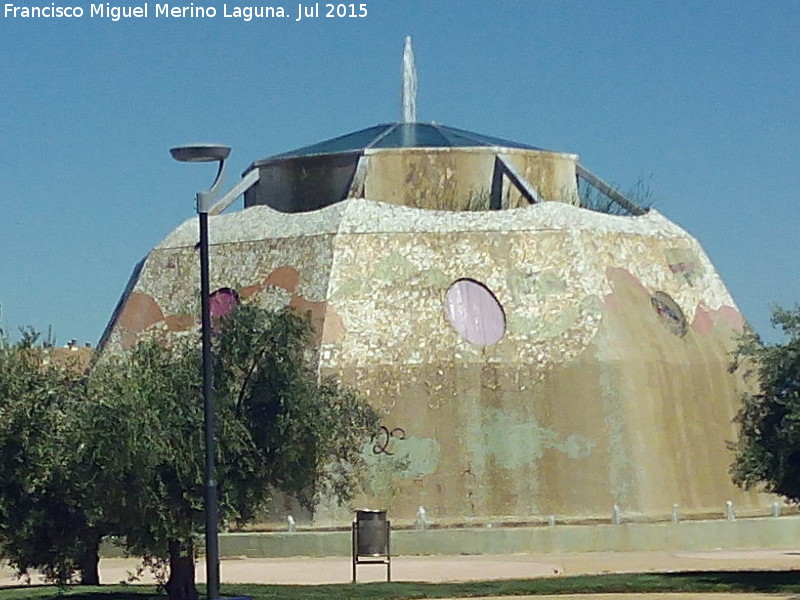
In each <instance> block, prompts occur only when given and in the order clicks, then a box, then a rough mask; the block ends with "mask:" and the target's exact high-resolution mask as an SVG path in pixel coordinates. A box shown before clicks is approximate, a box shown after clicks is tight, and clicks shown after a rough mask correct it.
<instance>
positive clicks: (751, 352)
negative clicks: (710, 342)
mask: <svg viewBox="0 0 800 600" xmlns="http://www.w3.org/2000/svg"><path fill="white" fill-rule="evenodd" d="M772 321H773V324H774V325H775V326H776V327H778V328H780V329H781V330H782V331H783V333H784V338H785V340H784V341H783V342H782V343H774V344H765V343H763V342H762V340H761V339H760V338H759V336H758V335H756V334H755V333H753V332H749V333H747V334H746V335H745V336H744V337H743V338H742V340H741V342H740V345H739V347H738V349H737V351H736V355H735V361H734V365H733V368H735V369H739V370H740V371H741V372H742V373H743V374H744V376H745V377H746V378H747V379H748V380H749V382H750V384H751V388H752V391H751V392H750V393H747V394H745V395H744V396H743V398H742V407H741V409H740V410H739V413H738V415H737V417H736V420H737V422H738V424H739V427H740V434H739V438H738V440H737V441H736V443H735V444H733V449H734V450H735V452H736V457H735V462H734V463H733V465H732V466H731V474H732V476H733V480H734V481H735V482H736V483H737V484H738V485H740V486H742V487H744V488H751V487H754V486H759V487H761V488H762V489H763V490H764V491H766V492H770V493H775V494H779V495H782V496H785V497H786V498H787V499H788V500H790V501H792V502H797V501H799V500H800V307H795V308H794V309H783V308H776V309H775V310H774V311H773V314H772Z"/></svg>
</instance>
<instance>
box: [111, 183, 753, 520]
mask: <svg viewBox="0 0 800 600" xmlns="http://www.w3.org/2000/svg"><path fill="white" fill-rule="evenodd" d="M210 231H211V233H212V244H213V245H212V253H211V270H212V272H211V282H212V289H217V288H230V289H232V290H236V291H237V292H238V294H239V295H240V296H242V297H245V298H251V299H253V301H258V302H261V303H262V304H264V305H267V306H278V305H285V304H291V305H292V306H294V307H296V308H298V309H299V310H304V311H306V310H308V311H311V313H312V316H313V318H314V321H315V326H316V327H317V329H318V334H319V335H318V340H319V354H318V357H319V370H320V372H321V373H322V374H333V375H335V376H337V377H338V378H340V379H341V380H342V381H344V382H345V383H347V384H350V385H353V386H354V387H356V388H358V389H359V390H360V391H361V392H362V393H363V394H364V395H365V396H366V397H367V398H368V399H369V400H370V402H371V403H373V405H374V406H376V407H378V408H379V409H380V410H381V411H382V413H383V415H384V422H383V423H384V428H383V429H382V431H381V432H380V434H379V435H378V436H376V438H375V439H374V440H373V441H372V443H371V444H369V445H368V447H366V448H365V452H366V453H367V455H368V456H369V458H370V461H371V464H372V471H373V472H372V477H371V481H370V489H369V492H368V493H367V494H366V495H365V496H364V497H362V498H359V499H358V501H357V503H356V504H357V505H358V506H370V507H373V508H386V509H389V510H390V511H391V513H392V515H393V519H396V520H398V519H399V520H401V521H402V520H404V519H406V520H413V518H414V515H415V513H416V510H417V507H418V506H420V505H422V506H425V507H426V510H427V512H428V515H429V517H430V518H431V519H433V520H439V521H453V522H457V521H464V520H470V519H481V518H486V517H507V518H509V519H520V520H527V519H530V518H536V517H537V516H541V515H549V514H557V515H560V516H562V517H575V518H582V517H592V516H607V515H608V514H609V513H610V510H611V505H612V504H614V503H616V504H619V505H620V506H621V507H622V508H623V510H626V511H627V512H633V513H641V514H645V515H654V514H667V513H669V511H670V510H671V507H672V505H673V504H675V503H677V504H679V505H680V506H681V510H682V512H684V513H687V514H688V513H691V512H704V511H711V510H716V511H718V510H719V509H720V507H721V506H724V503H725V501H726V500H733V501H734V502H735V503H736V504H737V506H748V505H752V504H753V503H754V502H756V501H757V499H756V497H755V496H752V495H744V494H742V493H741V492H739V491H738V490H737V489H735V488H734V487H733V486H732V485H731V484H730V482H729V477H728V475H727V467H728V463H729V461H730V457H729V455H728V451H727V449H726V441H727V440H730V439H733V437H734V435H735V432H734V430H733V426H732V424H731V419H732V417H733V415H734V413H735V408H736V402H737V397H738V389H739V385H740V383H739V382H738V381H737V380H736V379H735V378H734V377H733V376H732V375H730V374H729V373H728V372H727V364H728V360H729V358H728V352H729V351H730V350H731V349H732V347H733V345H734V343H735V342H734V336H735V335H736V333H737V332H738V331H741V328H742V326H743V322H742V318H741V315H740V314H739V312H738V310H737V309H736V306H735V304H734V302H733V300H732V299H731V298H730V296H729V294H728V292H727V290H726V289H725V287H724V285H723V283H722V281H721V280H720V278H719V277H718V275H717V274H716V272H715V270H714V268H713V266H712V265H711V263H710V262H709V260H708V258H707V257H706V255H705V253H704V252H703V250H702V248H701V247H700V246H699V244H698V243H697V242H696V241H695V240H694V239H693V238H692V237H691V236H689V235H688V234H686V232H684V231H683V230H682V229H680V228H679V227H677V226H676V225H674V224H673V223H671V222H670V221H668V220H667V219H665V218H664V217H663V216H661V215H660V214H658V213H657V212H655V211H651V212H649V213H648V214H647V215H645V216H642V217H635V218H632V217H616V216H610V215H604V214H600V213H596V212H591V211H586V210H582V209H579V208H576V207H574V206H570V205H567V204H562V203H557V202H548V203H543V204H540V205H534V206H529V207H525V208H517V209H511V210H503V211H492V212H458V213H453V212H439V211H432V210H417V209H413V208H408V207H404V206H397V205H392V204H383V203H379V202H374V201H368V200H356V199H351V200H347V201H345V202H342V203H339V204H336V205H333V206H329V207H327V208H325V209H322V210H319V211H315V212H310V213H299V214H282V213H278V212H275V211H273V210H271V209H270V208H268V207H265V206H254V207H251V208H248V209H246V210H244V211H241V212H239V213H234V214H231V215H223V216H219V217H212V218H211V224H210ZM196 239H197V225H196V222H195V221H189V222H187V223H184V224H183V225H182V226H181V227H179V228H178V229H177V230H176V231H175V232H174V233H173V234H172V235H170V236H169V237H168V238H167V239H166V240H165V241H164V242H163V243H162V244H161V245H159V246H158V247H157V248H156V249H154V250H153V252H152V253H151V254H150V256H149V257H148V259H147V261H146V263H145V265H144V266H143V268H142V271H141V274H140V276H139V278H138V280H137V281H136V283H135V285H134V286H133V288H132V290H131V293H130V294H129V295H128V297H127V300H126V302H125V304H124V306H123V308H122V310H121V312H120V314H119V317H118V319H117V321H116V323H114V324H113V327H112V328H111V334H110V337H109V338H108V342H107V346H108V347H110V348H117V349H119V348H125V347H129V346H130V344H131V343H133V341H135V340H136V339H138V338H139V337H141V336H142V335H146V334H149V333H150V332H173V333H174V334H179V333H180V332H186V331H191V330H193V328H195V327H196V326H197V324H196V317H195V316H194V315H196V314H197V312H198V310H197V305H198V304H199V301H198V287H199V284H198V283H197V256H196V253H195V250H194V245H195V243H196ZM350 514H351V513H350V512H349V510H339V509H336V508H334V507H323V508H322V509H321V510H320V511H319V512H318V514H316V515H315V521H316V522H317V523H319V524H329V523H331V522H339V521H340V520H341V521H344V520H346V519H348V518H349V515H350Z"/></svg>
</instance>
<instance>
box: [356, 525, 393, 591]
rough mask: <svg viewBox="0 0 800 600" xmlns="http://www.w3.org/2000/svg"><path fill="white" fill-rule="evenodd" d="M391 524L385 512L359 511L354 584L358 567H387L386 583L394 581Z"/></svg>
mask: <svg viewBox="0 0 800 600" xmlns="http://www.w3.org/2000/svg"><path fill="white" fill-rule="evenodd" d="M390 531H391V523H390V522H389V520H388V519H387V516H386V511H385V510H359V511H356V518H355V520H354V521H353V583H355V582H356V565H362V564H384V565H386V581H391V580H392V557H391V551H390V543H389V537H390V535H389V533H390Z"/></svg>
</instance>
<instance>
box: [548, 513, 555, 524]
mask: <svg viewBox="0 0 800 600" xmlns="http://www.w3.org/2000/svg"><path fill="white" fill-rule="evenodd" d="M547 524H548V525H549V526H550V527H555V526H556V516H555V515H550V516H549V517H547Z"/></svg>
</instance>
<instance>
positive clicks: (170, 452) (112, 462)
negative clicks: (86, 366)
mask: <svg viewBox="0 0 800 600" xmlns="http://www.w3.org/2000/svg"><path fill="white" fill-rule="evenodd" d="M312 340H313V333H312V330H311V326H310V322H309V320H308V319H307V318H304V317H299V316H297V315H294V314H292V313H291V312H288V311H283V312H279V313H274V312H269V311H266V310H263V309H260V308H257V307H254V306H249V305H243V306H240V307H239V308H237V309H236V310H235V311H233V312H232V313H231V314H230V315H229V316H227V317H225V318H223V319H221V320H220V322H219V323H217V324H216V332H215V335H214V353H213V354H214V357H215V364H214V376H215V385H214V389H215V392H214V402H215V411H216V414H217V481H218V494H219V504H220V517H221V519H222V520H223V521H226V522H237V523H243V522H247V521H250V520H252V519H253V517H254V516H255V515H256V514H257V512H258V511H259V509H260V508H262V507H263V506H264V504H265V503H266V501H267V500H268V498H269V497H270V494H272V493H273V492H275V491H278V490H279V491H281V492H285V493H289V494H291V495H293V496H295V497H296V498H298V499H299V500H300V501H301V502H303V503H304V504H305V505H306V506H313V504H314V503H315V501H316V499H317V498H318V495H319V493H320V491H321V490H325V492H326V493H329V494H332V495H333V496H335V497H337V498H339V499H341V500H347V499H348V498H350V497H351V495H352V493H353V492H354V490H355V489H356V487H357V485H358V483H359V480H360V476H361V474H362V472H363V471H364V469H365V464H364V461H363V458H362V455H361V450H362V448H363V447H364V444H365V443H366V442H367V441H368V440H369V438H370V436H371V434H372V433H373V432H374V431H375V429H376V428H377V415H376V413H375V411H374V410H373V409H372V408H371V407H369V405H367V404H366V403H365V402H364V401H363V400H361V399H360V398H359V397H358V396H356V395H355V394H353V393H352V392H351V391H348V390H344V389H341V388H340V387H339V386H338V385H337V384H336V383H335V382H333V381H331V380H323V381H319V380H318V378H317V375H316V373H315V372H314V371H313V369H312V368H311V362H310V360H309V359H310V358H311V354H310V353H311V351H312V350H311V348H312ZM200 365H201V360H200V353H199V350H198V348H197V346H196V345H195V344H189V345H187V344H180V343H176V344H173V345H172V346H170V347H167V346H164V345H162V344H158V343H154V342H150V343H142V344H139V345H138V346H137V347H136V348H135V349H134V350H133V351H132V352H130V353H128V354H125V355H121V356H117V357H110V358H109V359H108V360H107V361H106V362H105V363H104V364H101V365H100V366H98V367H97V369H96V371H95V373H94V375H93V377H92V382H91V396H92V400H91V402H89V403H88V404H87V413H86V414H85V415H84V416H83V417H82V418H81V419H80V420H81V422H82V423H84V424H85V427H86V429H85V430H84V433H83V435H82V437H83V438H84V439H86V440H87V441H86V446H85V447H84V448H83V454H84V456H83V457H82V462H83V463H86V464H92V463H94V462H96V463H98V464H102V465H103V468H102V470H101V471H100V473H99V474H98V477H99V478H100V479H101V480H102V487H104V488H107V489H108V490H109V495H108V497H107V503H108V504H109V505H110V506H114V507H115V508H114V511H115V515H114V518H115V520H116V521H117V522H118V523H119V526H120V531H121V532H123V533H124V535H125V536H126V543H127V545H128V548H129V549H130V550H131V551H132V552H133V553H136V554H141V555H153V556H162V557H166V556H168V558H169V562H170V579H169V581H168V582H167V591H168V593H169V596H170V599H171V600H194V599H195V598H197V591H196V589H195V585H194V567H193V565H194V557H195V552H196V550H195V540H196V538H197V537H198V534H199V533H200V532H202V530H203V508H204V485H203V484H204V471H203V465H204V458H203V411H202V401H201V398H202V395H201V390H200V383H201V378H200ZM109 432H113V435H109Z"/></svg>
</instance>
